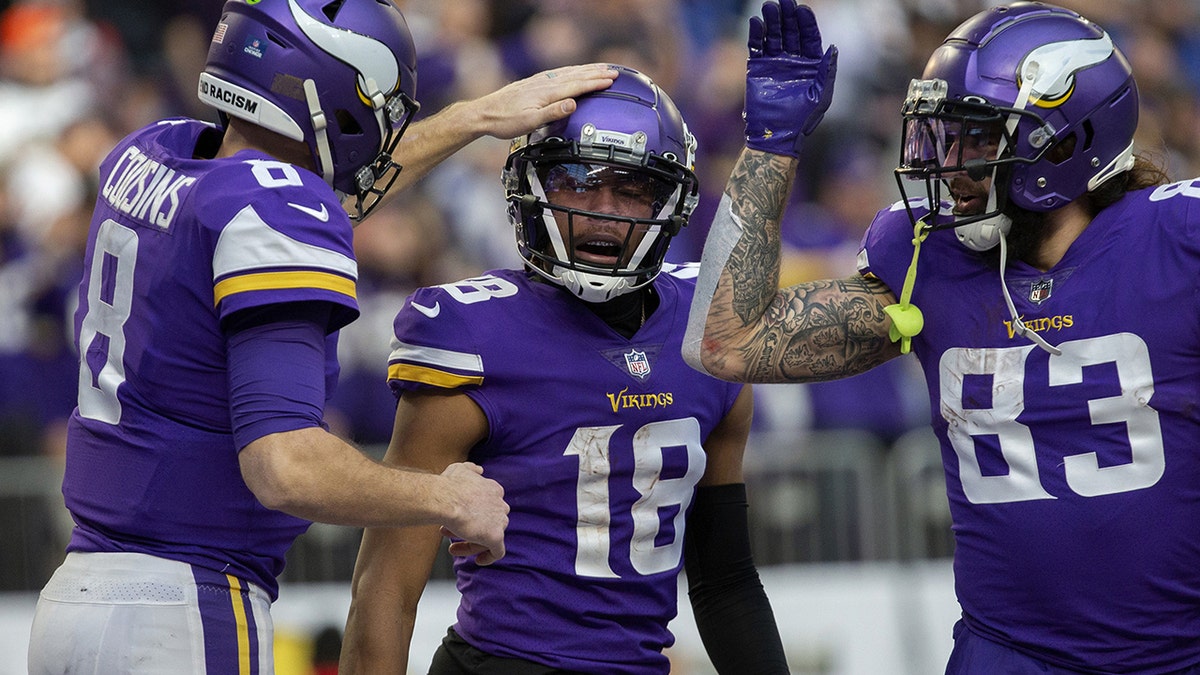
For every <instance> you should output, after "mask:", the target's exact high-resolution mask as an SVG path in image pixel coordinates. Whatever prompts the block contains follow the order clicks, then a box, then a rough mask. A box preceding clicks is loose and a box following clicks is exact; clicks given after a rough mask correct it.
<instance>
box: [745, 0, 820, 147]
mask: <svg viewBox="0 0 1200 675" xmlns="http://www.w3.org/2000/svg"><path fill="white" fill-rule="evenodd" d="M749 48H750V57H749V59H747V61H746V107H745V110H744V111H743V113H742V116H743V117H744V118H745V120H746V146H747V147H749V148H753V149H755V150H762V151H764V152H769V153H772V154H776V155H789V156H792V157H798V156H799V153H800V142H801V141H802V140H804V137H805V136H807V135H808V134H810V133H812V131H813V130H814V129H816V128H817V124H818V123H819V122H820V121H821V118H822V117H823V116H824V115H825V111H826V110H828V109H829V104H830V102H831V101H832V100H833V80H834V76H835V75H836V74H837V56H838V52H837V47H835V46H833V45H830V46H829V49H827V50H825V51H824V52H822V51H821V30H820V29H819V28H818V27H817V18H816V17H815V16H814V15H813V11H812V10H811V9H810V8H809V7H807V6H805V5H799V6H798V5H796V1H795V0H779V1H778V2H776V0H768V1H767V2H764V3H763V5H762V18H759V17H757V16H755V17H751V18H750V40H749Z"/></svg>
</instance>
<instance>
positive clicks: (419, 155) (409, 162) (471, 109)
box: [393, 101, 486, 191]
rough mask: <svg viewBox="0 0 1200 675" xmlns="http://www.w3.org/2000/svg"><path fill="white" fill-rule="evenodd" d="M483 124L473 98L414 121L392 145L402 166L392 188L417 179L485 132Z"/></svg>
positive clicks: (408, 184)
mask: <svg viewBox="0 0 1200 675" xmlns="http://www.w3.org/2000/svg"><path fill="white" fill-rule="evenodd" d="M483 125H484V120H483V118H482V117H481V114H480V111H479V106H478V104H477V103H476V102H475V101H459V102H457V103H453V104H451V105H448V106H446V107H445V108H443V109H442V110H440V111H438V112H437V113H436V114H434V115H431V116H430V117H426V118H424V119H422V120H420V121H417V122H414V123H413V124H412V125H411V126H410V127H409V128H408V130H407V131H405V133H404V136H403V137H402V138H401V139H400V144H399V145H398V146H397V148H396V156H395V159H396V161H397V162H398V163H399V164H400V165H401V166H403V167H404V169H403V170H402V171H401V172H400V175H399V177H398V178H397V179H396V185H395V187H394V188H393V191H400V190H403V189H405V188H407V187H409V186H411V185H413V184H415V183H417V182H418V181H420V180H421V179H422V178H424V177H425V176H427V175H428V174H429V172H430V171H432V170H433V168H434V167H436V166H437V165H438V164H440V163H441V162H443V161H445V159H446V158H447V157H449V156H451V155H453V154H454V153H456V152H458V151H459V150H461V149H463V148H464V147H466V146H467V145H468V144H470V143H471V142H472V141H474V140H476V139H478V138H481V137H482V136H484V135H486V132H485V129H484V126H483Z"/></svg>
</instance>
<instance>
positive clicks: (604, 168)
mask: <svg viewBox="0 0 1200 675" xmlns="http://www.w3.org/2000/svg"><path fill="white" fill-rule="evenodd" d="M537 173H538V178H539V179H540V180H541V183H542V188H543V189H544V190H545V192H546V198H547V199H548V200H549V201H550V202H551V203H555V202H556V201H557V200H556V199H555V197H556V196H557V195H559V194H562V193H574V194H580V193H584V192H589V191H593V190H595V191H599V190H608V191H610V192H611V194H612V199H613V203H614V204H615V206H616V207H617V210H618V212H619V215H623V216H631V217H635V218H655V217H656V216H657V215H658V213H659V212H660V211H661V210H662V209H663V207H664V206H665V205H666V204H667V203H668V201H669V200H670V199H671V196H672V195H673V194H674V193H675V185H674V184H673V183H670V182H668V181H666V180H663V179H661V178H657V177H655V176H653V175H650V174H649V173H646V172H643V171H638V170H636V169H630V168H625V167H618V166H610V165H608V164H591V163H583V162H569V163H562V164H550V165H543V166H539V167H537Z"/></svg>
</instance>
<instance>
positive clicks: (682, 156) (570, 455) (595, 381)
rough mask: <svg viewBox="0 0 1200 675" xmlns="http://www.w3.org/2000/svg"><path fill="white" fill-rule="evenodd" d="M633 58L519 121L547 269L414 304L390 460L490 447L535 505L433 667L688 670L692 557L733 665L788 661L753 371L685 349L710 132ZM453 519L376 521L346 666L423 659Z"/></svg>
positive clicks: (483, 459)
mask: <svg viewBox="0 0 1200 675" xmlns="http://www.w3.org/2000/svg"><path fill="white" fill-rule="evenodd" d="M620 72H621V74H620V76H619V77H618V78H617V79H616V81H615V82H614V83H613V85H612V86H611V87H610V88H608V89H606V90H604V91H601V92H597V93H593V94H588V95H585V96H582V97H580V98H579V99H578V108H577V109H576V110H575V112H574V113H573V114H571V116H570V117H568V118H566V119H564V120H562V121H559V122H554V123H551V124H550V125H547V126H545V127H543V128H540V129H538V130H536V131H534V132H533V133H531V134H529V135H528V136H526V137H524V138H522V139H518V141H516V142H515V143H514V147H513V151H512V153H511V154H510V155H509V157H508V161H507V162H506V165H505V167H504V170H503V181H504V187H505V190H506V192H507V195H508V202H509V219H510V221H511V222H512V224H513V225H514V227H515V229H516V236H517V243H518V249H519V251H520V254H521V256H522V257H523V258H524V260H525V265H524V268H523V269H509V270H494V271H491V272H488V273H486V274H484V275H481V276H478V277H474V278H470V279H464V280H462V281H458V282H455V283H449V284H444V285H441V286H435V287H427V288H423V289H419V290H418V291H416V292H415V293H414V294H412V295H411V296H410V297H409V298H408V299H407V300H406V302H405V305H404V307H403V308H402V309H401V310H400V312H399V314H398V315H397V317H396V321H395V339H394V341H393V351H392V355H391V358H390V361H389V368H388V378H389V382H390V384H391V386H392V388H393V390H394V391H395V392H396V394H397V395H398V396H399V404H398V408H397V413H396V424H395V431H394V435H393V438H392V442H391V444H390V447H389V448H388V452H387V455H386V457H385V460H384V461H385V462H388V463H393V464H404V465H410V466H417V467H422V468H425V469H427V470H429V471H432V472H438V471H441V470H443V469H444V468H445V467H447V466H451V465H453V464H455V463H458V462H463V461H470V462H474V463H476V464H479V465H480V466H482V467H483V468H484V471H485V473H486V474H487V475H488V476H491V477H493V478H495V479H496V480H498V481H499V482H500V484H501V485H503V486H504V491H505V492H504V494H505V498H506V499H507V500H508V503H509V504H510V506H511V509H512V510H511V512H510V514H509V527H508V531H507V537H506V539H505V543H506V550H507V555H506V556H505V558H504V559H503V560H500V561H498V562H496V563H494V564H492V565H489V566H486V567H485V566H481V565H479V564H477V562H475V561H472V560H469V559H467V558H460V559H458V560H456V561H455V574H456V577H457V580H458V588H459V590H460V591H461V592H462V598H461V602H460V604H459V608H458V616H457V622H456V623H455V624H454V625H453V626H452V627H451V628H450V629H449V631H448V633H447V635H446V638H445V639H444V640H443V642H442V644H441V645H440V647H439V648H438V650H437V651H436V653H435V656H434V658H433V663H432V665H431V667H430V670H429V672H432V673H437V674H446V673H496V672H505V673H529V674H535V673H551V672H554V673H559V672H571V673H603V674H604V675H619V674H631V675H632V674H650V673H655V674H659V673H667V672H668V671H669V669H670V664H669V662H668V658H667V656H666V655H664V654H663V650H664V649H665V648H667V647H669V646H670V645H671V644H672V643H673V641H674V640H673V637H672V635H671V633H670V632H669V631H668V628H667V624H668V622H669V621H670V620H671V619H672V618H673V617H674V616H675V615H676V611H677V610H676V607H677V598H676V595H677V588H678V586H677V584H678V576H679V572H680V569H681V568H686V570H687V577H688V582H689V587H690V595H691V600H692V604H693V607H694V609H695V614H696V621H697V623H698V625H699V628H700V633H701V636H702V637H703V639H704V643H705V645H706V647H707V649H708V650H709V653H710V655H711V657H712V659H713V662H714V663H715V664H716V665H717V666H718V669H719V670H720V671H721V672H723V673H724V672H728V673H749V672H753V673H786V672H788V670H787V663H786V661H785V659H784V656H783V651H782V644H781V642H780V639H779V633H778V630H777V628H776V625H775V620H774V615H773V613H772V611H771V607H770V604H769V602H768V600H767V597H766V595H765V593H764V591H763V588H762V585H761V583H760V582H759V578H758V573H757V571H756V569H755V566H754V563H753V558H752V556H751V552H750V545H749V536H748V531H747V520H746V509H747V505H746V493H745V486H744V483H743V478H742V454H743V450H744V447H745V443H746V438H747V434H748V432H749V428H750V417H751V411H752V405H753V402H752V399H751V391H750V388H749V387H743V386H741V385H733V384H730V383H726V382H722V381H720V380H717V379H715V378H712V377H709V376H707V375H703V374H701V373H698V372H696V371H694V370H692V369H691V368H689V367H688V366H687V364H685V363H684V362H683V360H682V358H681V357H680V347H681V341H682V339H683V333H684V330H685V328H686V323H687V314H688V308H689V306H690V302H691V296H692V291H693V287H694V278H695V274H696V268H695V267H694V266H672V265H664V264H663V257H664V255H665V254H666V251H667V247H668V245H669V244H670V242H671V238H672V237H673V236H674V235H676V234H677V233H678V232H679V230H680V228H681V227H683V226H684V225H686V223H687V220H688V217H689V215H690V214H691V212H692V209H693V208H694V207H695V205H696V196H697V194H698V192H697V182H696V177H695V174H694V173H693V166H692V162H693V157H694V140H693V136H692V135H691V133H689V131H688V129H687V126H686V125H685V124H684V121H683V119H682V117H681V116H680V114H679V111H678V110H677V109H676V107H675V105H674V104H673V103H672V101H671V99H670V98H669V97H668V96H667V95H666V94H665V93H664V92H663V91H662V90H661V89H659V88H658V87H657V86H656V85H655V84H654V83H653V82H651V80H650V79H649V78H647V77H646V76H645V75H643V74H641V73H639V72H637V71H634V70H632V69H628V68H621V70H620ZM439 541H440V536H439V534H438V530H437V528H436V527H410V528H403V529H394V528H393V529H385V528H369V529H368V530H367V531H366V533H365V534H364V537H363V543H362V548H361V550H360V553H359V558H358V564H357V566H356V569H355V573H354V581H353V601H352V605H351V609H350V616H349V620H348V623H347V630H346V639H345V642H344V646H343V653H342V662H341V667H342V672H343V673H382V672H389V673H402V672H406V671H407V669H408V668H409V664H408V649H409V645H410V641H411V639H412V633H413V626H414V623H415V621H416V612H417V605H418V600H419V598H420V596H421V593H422V591H423V589H424V587H425V585H426V582H427V581H428V579H429V576H430V572H431V569H432V567H433V565H434V562H435V558H436V555H437V553H438V547H439ZM422 672H424V671H422Z"/></svg>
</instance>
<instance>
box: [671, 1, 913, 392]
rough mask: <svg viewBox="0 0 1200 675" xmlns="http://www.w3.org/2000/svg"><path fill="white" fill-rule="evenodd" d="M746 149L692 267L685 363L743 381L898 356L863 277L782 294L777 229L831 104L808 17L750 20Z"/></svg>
mask: <svg viewBox="0 0 1200 675" xmlns="http://www.w3.org/2000/svg"><path fill="white" fill-rule="evenodd" d="M747 47H748V48H749V54H750V56H749V58H748V59H747V61H746V107H745V117H746V149H745V150H744V151H742V156H741V157H739V158H738V161H737V164H736V165H735V166H734V169H733V174H732V175H731V176H730V177H729V183H728V184H727V185H726V187H725V194H724V195H723V196H722V198H721V204H720V205H719V206H718V207H717V214H716V217H715V218H714V220H713V225H712V228H711V229H710V230H709V232H708V239H707V241H705V243H704V254H703V256H702V258H701V260H700V276H699V278H698V279H697V280H696V295H695V297H694V298H693V300H692V309H691V314H690V315H689V317H688V329H687V334H686V335H685V336H684V342H683V356H684V358H685V359H686V360H687V362H688V363H689V364H691V366H692V367H693V368H696V369H697V370H701V371H704V372H707V373H709V374H711V375H714V376H716V377H719V378H722V379H726V380H734V381H740V382H803V381H807V380H831V379H835V378H839V377H845V376H848V375H854V374H857V373H861V372H863V371H865V370H868V369H870V368H872V367H874V366H876V365H878V364H880V363H883V362H884V361H886V360H887V359H890V358H892V357H893V356H898V355H899V354H900V349H899V347H898V346H896V345H894V344H893V343H892V342H891V341H890V340H889V339H888V329H889V327H890V326H891V320H890V319H889V318H888V317H887V315H886V314H885V313H884V311H883V308H884V307H885V306H887V305H889V304H892V303H894V302H895V301H896V299H895V297H894V296H893V295H892V292H891V291H890V290H888V288H887V287H886V286H884V285H883V284H882V283H881V282H879V281H877V280H875V279H868V278H865V277H862V276H858V275H856V276H853V277H850V278H847V279H829V280H824V281H813V282H808V283H803V284H797V285H795V286H792V287H791V288H785V289H783V290H779V255H780V237H779V221H780V219H781V218H782V216H783V207H784V204H785V203H786V202H787V195H788V192H789V191H790V190H791V184H792V179H793V178H794V177H795V174H796V167H797V165H798V160H797V158H798V157H799V155H800V146H801V144H802V142H803V141H804V138H805V137H806V136H807V135H808V134H810V133H812V131H813V130H814V129H816V127H817V124H818V123H819V122H820V121H821V118H822V116H824V114H825V111H826V110H827V109H828V108H829V104H830V101H831V100H832V97H833V83H834V77H835V75H836V73H837V48H836V47H833V46H830V47H829V48H828V49H827V50H825V51H824V52H822V50H821V31H820V30H819V29H818V28H817V20H816V17H815V16H814V15H813V12H812V10H811V9H810V8H808V7H806V6H804V5H797V4H796V2H795V0H779V1H778V2H776V1H775V0H767V1H766V2H764V3H763V6H762V16H761V18H760V17H751V18H750V38H749V41H748V42H747Z"/></svg>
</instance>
